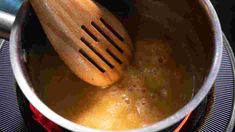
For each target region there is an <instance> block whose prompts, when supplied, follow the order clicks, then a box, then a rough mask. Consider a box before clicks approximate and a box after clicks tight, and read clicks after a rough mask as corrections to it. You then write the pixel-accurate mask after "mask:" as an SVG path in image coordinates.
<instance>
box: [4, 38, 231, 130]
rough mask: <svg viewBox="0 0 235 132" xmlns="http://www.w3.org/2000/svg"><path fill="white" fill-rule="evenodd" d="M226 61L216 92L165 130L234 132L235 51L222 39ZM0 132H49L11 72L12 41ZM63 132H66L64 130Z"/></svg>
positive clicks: (6, 46)
mask: <svg viewBox="0 0 235 132" xmlns="http://www.w3.org/2000/svg"><path fill="white" fill-rule="evenodd" d="M223 38H224V39H223V44H224V49H223V59H222V64H221V68H220V71H219V75H218V77H217V79H216V82H215V84H214V87H213V89H212V90H211V92H210V94H209V95H208V96H207V97H206V98H205V99H204V101H203V102H202V103H201V104H200V105H199V106H198V108H197V109H196V110H194V111H193V112H192V113H191V114H190V115H189V117H188V118H187V121H186V122H185V123H184V124H183V125H182V123H179V124H176V125H175V126H172V127H171V128H168V129H167V130H166V131H172V130H175V129H176V128H179V125H182V126H181V127H180V131H228V132H230V131H232V130H233V127H234V123H235V105H234V104H235V100H234V97H235V71H234V70H235V69H234V68H235V59H234V55H233V52H232V49H231V47H230V45H229V42H228V41H227V39H226V37H225V36H223ZM0 95H1V96H0V117H1V120H0V130H1V131H25V130H29V131H34V130H41V131H46V129H44V128H43V127H42V126H40V124H38V123H37V122H36V121H34V120H33V119H32V118H31V116H32V112H31V111H30V109H29V107H28V106H29V105H28V101H27V100H26V99H25V97H24V95H23V94H22V93H21V91H20V90H19V88H18V86H17V84H16V82H15V80H14V76H13V73H12V70H11V65H10V57H9V42H8V41H6V40H2V39H1V40H0ZM61 130H62V131H67V130H65V129H63V128H61Z"/></svg>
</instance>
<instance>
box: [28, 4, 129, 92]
mask: <svg viewBox="0 0 235 132" xmlns="http://www.w3.org/2000/svg"><path fill="white" fill-rule="evenodd" d="M30 2H31V5H32V6H33V9H34V11H35V12H36V14H37V16H38V18H39V20H40V23H41V25H42V27H43V29H44V31H45V33H46V35H47V37H48V39H49V41H50V42H51V44H52V46H53V47H54V49H55V51H56V52H57V53H58V54H59V56H60V57H61V58H62V60H63V61H64V62H65V64H66V65H67V66H68V67H69V68H70V69H71V70H72V71H73V72H74V73H75V74H76V75H77V76H78V77H80V78H81V79H82V80H84V81H86V82H88V83H90V84H93V85H96V86H100V87H101V88H105V87H107V86H109V85H111V84H113V83H114V82H116V81H118V80H119V79H120V77H121V76H122V74H123V69H124V67H125V65H126V64H128V63H129V60H130V59H131V56H132V53H131V49H132V44H131V40H130V37H129V36H128V34H127V32H126V31H125V29H124V27H123V26H122V24H121V23H120V22H119V21H118V20H117V18H115V17H114V16H113V15H112V14H111V13H110V12H109V11H108V10H106V9H105V8H104V7H102V6H101V5H99V4H98V3H96V2H94V1H93V0H30Z"/></svg>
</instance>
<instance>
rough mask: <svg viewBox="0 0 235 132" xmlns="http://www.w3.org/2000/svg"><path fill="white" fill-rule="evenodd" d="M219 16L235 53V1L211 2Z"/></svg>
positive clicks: (217, 0) (215, 0)
mask: <svg viewBox="0 0 235 132" xmlns="http://www.w3.org/2000/svg"><path fill="white" fill-rule="evenodd" d="M211 2H212V4H213V5H214V7H215V9H216V12H217V14H218V16H219V19H220V23H221V26H222V30H223V31H224V33H225V35H226V37H227V38H228V40H229V42H230V45H231V46H232V48H233V51H235V0H211Z"/></svg>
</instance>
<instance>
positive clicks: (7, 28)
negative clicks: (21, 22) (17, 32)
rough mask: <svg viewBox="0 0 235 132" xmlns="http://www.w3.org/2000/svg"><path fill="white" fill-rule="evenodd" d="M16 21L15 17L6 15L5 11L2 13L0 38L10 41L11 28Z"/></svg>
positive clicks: (0, 13) (0, 14)
mask: <svg viewBox="0 0 235 132" xmlns="http://www.w3.org/2000/svg"><path fill="white" fill-rule="evenodd" d="M14 21H15V16H14V15H12V14H10V13H6V12H4V11H0V37H1V38H4V39H9V35H10V32H11V27H12V25H13V23H14Z"/></svg>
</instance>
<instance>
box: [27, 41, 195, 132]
mask: <svg viewBox="0 0 235 132" xmlns="http://www.w3.org/2000/svg"><path fill="white" fill-rule="evenodd" d="M37 57H39V56H37V55H36V54H34V53H30V54H29V60H28V61H29V64H30V65H29V69H30V71H32V72H31V76H32V77H34V79H33V80H34V81H36V82H35V83H37V87H38V88H37V90H38V93H39V96H40V98H41V99H42V100H43V101H44V103H46V104H47V105H48V106H49V107H50V108H51V109H52V110H54V111H55V112H57V113H58V114H60V115H61V116H63V117H65V118H67V119H69V120H71V121H73V122H75V123H77V124H80V125H83V126H86V127H90V128H97V129H103V130H125V129H135V128H141V127H144V126H147V125H150V124H152V123H155V122H157V121H160V120H162V119H164V118H166V117H167V116H169V115H171V114H173V113H174V112H176V111H177V110H178V109H179V108H180V107H182V106H183V105H184V104H186V102H187V101H188V100H190V98H191V97H192V90H193V87H192V75H190V74H189V73H188V72H186V69H185V68H184V66H182V65H179V64H177V63H176V62H175V60H174V59H173V57H172V51H171V49H170V47H169V45H168V44H167V43H166V41H161V40H143V41H139V42H137V43H136V49H135V54H134V57H133V61H132V63H131V64H130V66H128V67H127V69H126V73H125V74H124V76H123V78H122V80H120V81H119V82H118V83H116V84H114V85H113V86H111V87H109V88H107V89H100V88H96V87H95V86H92V85H90V84H87V83H85V82H83V81H82V80H80V79H78V78H77V77H76V76H75V75H74V74H73V73H72V72H71V71H70V70H69V69H68V68H67V67H66V66H65V65H64V64H63V63H61V62H60V60H59V58H58V57H57V56H53V55H51V54H44V56H43V57H40V59H38V58H37ZM35 69H40V71H38V70H35Z"/></svg>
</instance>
